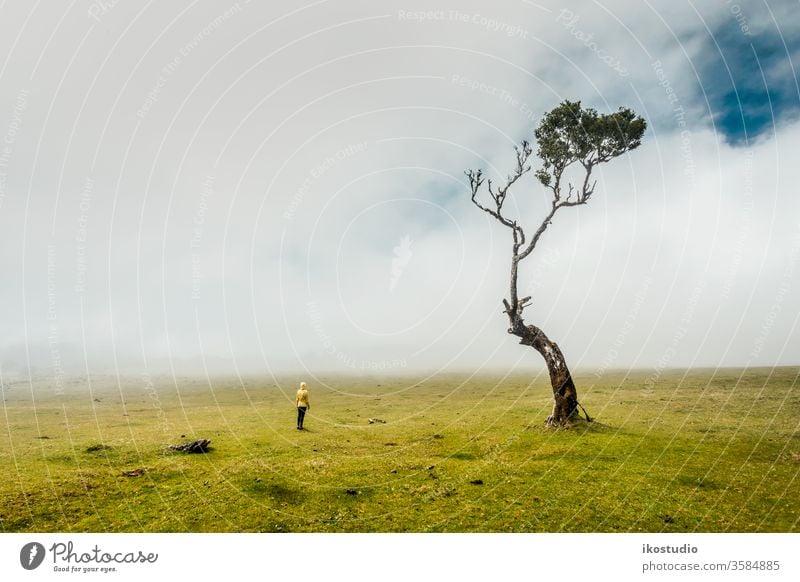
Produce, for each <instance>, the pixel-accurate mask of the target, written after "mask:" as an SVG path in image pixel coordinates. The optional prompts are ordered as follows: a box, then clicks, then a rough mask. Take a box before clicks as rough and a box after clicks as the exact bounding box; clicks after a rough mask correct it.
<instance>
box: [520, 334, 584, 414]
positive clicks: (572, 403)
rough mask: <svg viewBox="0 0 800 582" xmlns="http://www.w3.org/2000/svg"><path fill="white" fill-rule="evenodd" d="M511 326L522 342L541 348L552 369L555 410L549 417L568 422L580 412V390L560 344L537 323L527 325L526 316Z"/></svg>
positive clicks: (550, 371)
mask: <svg viewBox="0 0 800 582" xmlns="http://www.w3.org/2000/svg"><path fill="white" fill-rule="evenodd" d="M513 329H514V331H511V330H509V331H510V332H511V333H513V334H514V335H516V336H518V337H519V338H520V342H519V343H520V344H522V345H524V346H531V347H532V348H533V349H535V350H536V351H537V352H539V353H540V354H541V355H542V357H543V358H544V361H545V363H546V364H547V371H548V372H549V373H550V385H551V386H552V388H553V411H552V412H551V413H550V416H548V417H547V420H546V421H545V424H546V425H548V426H564V425H565V424H567V423H568V422H569V421H570V420H572V419H573V417H575V416H577V415H578V390H577V389H576V388H575V383H574V382H573V381H572V375H571V374H570V372H569V368H568V367H567V362H566V360H565V359H564V354H563V353H561V348H559V347H558V344H557V343H556V342H554V341H552V340H551V339H550V338H548V337H547V335H545V333H544V332H543V331H542V330H541V329H540V328H538V327H536V326H535V325H524V323H523V322H522V318H520V319H519V325H517V326H516V327H515V328H513Z"/></svg>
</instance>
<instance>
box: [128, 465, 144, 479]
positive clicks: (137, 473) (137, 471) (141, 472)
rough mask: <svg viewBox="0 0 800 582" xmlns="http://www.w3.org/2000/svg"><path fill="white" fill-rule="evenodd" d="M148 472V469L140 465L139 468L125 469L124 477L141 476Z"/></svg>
mask: <svg viewBox="0 0 800 582" xmlns="http://www.w3.org/2000/svg"><path fill="white" fill-rule="evenodd" d="M146 472H147V469H145V468H144V467H139V468H138V469H132V470H130V471H123V472H122V476H123V477H141V476H142V475H144V474H145V473H146Z"/></svg>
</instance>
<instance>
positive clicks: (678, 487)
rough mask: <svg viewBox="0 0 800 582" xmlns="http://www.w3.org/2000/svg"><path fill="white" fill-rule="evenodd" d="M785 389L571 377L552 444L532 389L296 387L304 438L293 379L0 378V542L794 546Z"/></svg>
mask: <svg viewBox="0 0 800 582" xmlns="http://www.w3.org/2000/svg"><path fill="white" fill-rule="evenodd" d="M798 374H800V369H797V368H778V369H774V370H767V369H753V370H747V371H743V370H721V371H713V370H692V371H669V372H664V373H662V374H661V375H660V376H658V378H657V381H655V382H653V381H652V380H653V377H652V376H651V375H650V374H647V373H644V372H636V373H631V374H628V375H625V374H624V373H621V372H620V373H606V374H603V375H602V377H599V376H596V375H594V374H592V373H584V374H578V375H576V382H577V385H578V389H579V394H580V397H581V401H582V403H583V404H584V405H585V406H586V407H587V409H588V410H589V412H590V413H591V414H592V415H593V416H595V417H596V418H597V422H594V423H591V424H583V425H579V426H577V427H575V428H572V429H569V430H558V431H554V430H546V429H544V428H543V427H542V423H543V420H544V419H545V418H546V416H547V414H548V413H549V409H550V403H551V398H550V396H549V392H550V389H549V386H548V385H547V382H546V381H545V377H544V375H540V376H539V377H538V378H531V377H523V376H512V377H508V378H503V377H501V376H499V375H498V376H491V377H490V376H480V377H478V376H476V377H468V376H466V375H464V376H454V375H450V376H441V375H438V376H434V377H430V378H423V377H417V378H411V377H407V378H402V377H393V378H390V377H383V376H381V377H378V376H376V377H370V378H366V377H361V378H355V377H354V378H346V377H334V376H329V377H322V378H318V379H316V380H313V379H310V378H306V379H307V380H308V382H309V387H310V390H311V394H312V410H311V411H310V413H309V416H308V417H307V419H306V427H307V429H308V430H306V431H303V432H301V431H297V430H296V429H295V418H294V407H293V398H294V391H295V390H296V382H297V381H299V379H300V378H291V379H289V378H286V379H277V380H275V379H271V378H270V379H263V378H262V379H258V378H246V379H244V380H243V381H242V382H239V381H237V380H225V379H213V380H211V381H208V380H199V379H191V378H179V379H177V380H173V379H172V378H154V379H153V380H152V381H150V380H148V379H147V378H124V379H122V380H120V381H119V382H118V380H117V379H116V378H114V377H96V378H92V379H91V382H87V380H86V378H82V379H73V380H71V381H69V382H66V383H65V385H64V391H63V392H64V393H63V394H58V393H56V390H55V389H54V387H53V386H52V385H49V384H48V383H47V382H43V381H38V382H35V383H34V384H33V386H34V390H32V389H31V384H30V383H28V382H27V381H10V380H8V379H4V381H3V385H2V396H3V411H2V415H0V470H2V475H3V477H4V478H3V480H2V482H0V530H3V531H7V532H10V531H15V532H17V531H47V532H51V531H70V532H84V531H90V532H94V531H103V532H139V531H146V532H186V531H190V532H208V531H230V532H250V531H253V532H294V531H315V532H352V531H358V532H389V531H409V532H444V531H457V532H474V531H481V532H541V531H546V532H629V531H633V532H640V531H645V532H686V531H695V532H697V531H699V532H719V531H734V532H756V531H779V532H789V531H798V530H800V495H798V492H799V491H800V479H798V476H799V475H800V385H798ZM59 391H60V390H59ZM370 417H378V418H381V419H384V420H385V421H386V424H369V423H368V422H367V419H368V418H370ZM194 438H209V439H212V447H213V450H211V451H210V452H209V453H208V454H200V455H189V454H184V453H179V452H174V451H170V450H169V449H168V448H167V447H168V445H170V444H175V443H181V442H186V441H188V440H190V439H194Z"/></svg>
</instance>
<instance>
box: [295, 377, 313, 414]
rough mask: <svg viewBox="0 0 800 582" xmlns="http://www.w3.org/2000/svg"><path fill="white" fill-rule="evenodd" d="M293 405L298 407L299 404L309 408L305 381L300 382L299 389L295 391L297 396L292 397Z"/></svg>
mask: <svg viewBox="0 0 800 582" xmlns="http://www.w3.org/2000/svg"><path fill="white" fill-rule="evenodd" d="M294 403H295V406H297V407H298V408H300V407H301V406H303V407H305V408H308V409H310V408H311V403H310V402H309V400H308V388H306V384H305V382H303V383H302V384H300V390H298V391H297V396H295V398H294Z"/></svg>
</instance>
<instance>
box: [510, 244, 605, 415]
mask: <svg viewBox="0 0 800 582" xmlns="http://www.w3.org/2000/svg"><path fill="white" fill-rule="evenodd" d="M517 248H518V245H516V244H515V249H514V251H515V252H514V258H513V259H512V261H511V289H510V291H511V302H510V303H509V302H508V301H505V300H504V301H503V303H504V304H505V307H506V313H507V314H508V318H509V321H510V323H511V327H510V328H509V329H508V333H510V334H513V335H515V336H517V337H518V338H520V342H519V343H520V344H522V345H524V346H531V347H532V348H533V349H535V350H536V351H537V352H539V353H540V354H541V355H542V357H543V358H544V361H545V364H547V371H548V372H549V373H550V385H551V386H552V388H553V411H552V412H551V413H550V416H548V417H547V420H546V421H545V424H546V425H547V426H554V427H555V426H564V425H566V424H567V423H569V422H570V420H572V419H573V418H574V417H576V416H577V415H578V390H577V389H576V388H575V382H573V381H572V374H570V371H569V368H568V367H567V362H566V360H565V359H564V354H563V353H562V352H561V348H559V347H558V344H557V343H556V342H554V341H552V340H551V339H550V338H549V337H547V335H546V334H545V333H544V332H543V331H542V330H541V329H540V328H538V327H536V326H535V325H525V322H524V321H523V319H522V310H523V309H525V306H526V303H527V301H528V300H530V297H525V298H523V299H522V300H519V299H518V296H517V271H518V267H519V259H518V258H517V254H516V252H517ZM586 419H587V420H590V419H589V416H588V415H587V417H586Z"/></svg>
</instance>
